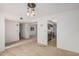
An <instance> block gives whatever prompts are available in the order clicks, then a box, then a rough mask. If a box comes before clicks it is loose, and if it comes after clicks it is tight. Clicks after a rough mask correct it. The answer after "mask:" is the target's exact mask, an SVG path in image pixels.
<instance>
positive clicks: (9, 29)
mask: <svg viewBox="0 0 79 59" xmlns="http://www.w3.org/2000/svg"><path fill="white" fill-rule="evenodd" d="M5 37H6V38H5V42H6V43H8V42H13V41H18V40H19V23H18V22H14V21H8V20H6V21H5Z"/></svg>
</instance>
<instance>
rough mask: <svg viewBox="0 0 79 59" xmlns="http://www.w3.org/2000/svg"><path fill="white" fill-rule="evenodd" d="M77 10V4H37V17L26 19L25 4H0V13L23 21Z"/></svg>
mask: <svg viewBox="0 0 79 59" xmlns="http://www.w3.org/2000/svg"><path fill="white" fill-rule="evenodd" d="M75 8H79V4H78V3H70V4H68V3H37V4H36V12H37V15H36V16H35V17H33V18H30V17H27V15H26V13H27V4H26V3H8V4H7V3H4V4H0V12H3V13H6V14H10V15H14V16H17V17H23V18H24V19H27V20H28V19H36V18H37V17H41V16H47V15H53V14H56V13H60V12H64V11H67V10H71V9H75Z"/></svg>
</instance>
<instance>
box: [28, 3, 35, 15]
mask: <svg viewBox="0 0 79 59" xmlns="http://www.w3.org/2000/svg"><path fill="white" fill-rule="evenodd" d="M35 7H36V4H35V3H28V4H27V16H35V15H36V11H35Z"/></svg>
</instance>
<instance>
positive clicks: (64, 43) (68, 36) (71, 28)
mask: <svg viewBox="0 0 79 59" xmlns="http://www.w3.org/2000/svg"><path fill="white" fill-rule="evenodd" d="M55 16H56V17H55V18H56V19H57V20H58V22H57V47H58V48H62V49H67V50H70V51H75V52H79V10H71V11H68V12H64V13H61V14H59V15H55Z"/></svg>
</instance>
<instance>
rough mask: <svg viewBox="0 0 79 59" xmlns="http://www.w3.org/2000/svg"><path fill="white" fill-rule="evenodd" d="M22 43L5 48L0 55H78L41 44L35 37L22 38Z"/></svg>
mask: <svg viewBox="0 0 79 59" xmlns="http://www.w3.org/2000/svg"><path fill="white" fill-rule="evenodd" d="M20 43H22V44H20V45H17V46H15V47H12V48H9V49H6V50H5V51H4V52H3V53H1V54H0V55H1V56H79V54H78V53H74V52H70V51H66V50H62V49H58V48H56V47H53V45H51V44H49V45H48V46H47V47H46V46H41V45H38V44H37V43H36V40H35V38H34V39H29V40H23V41H22V42H20Z"/></svg>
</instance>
